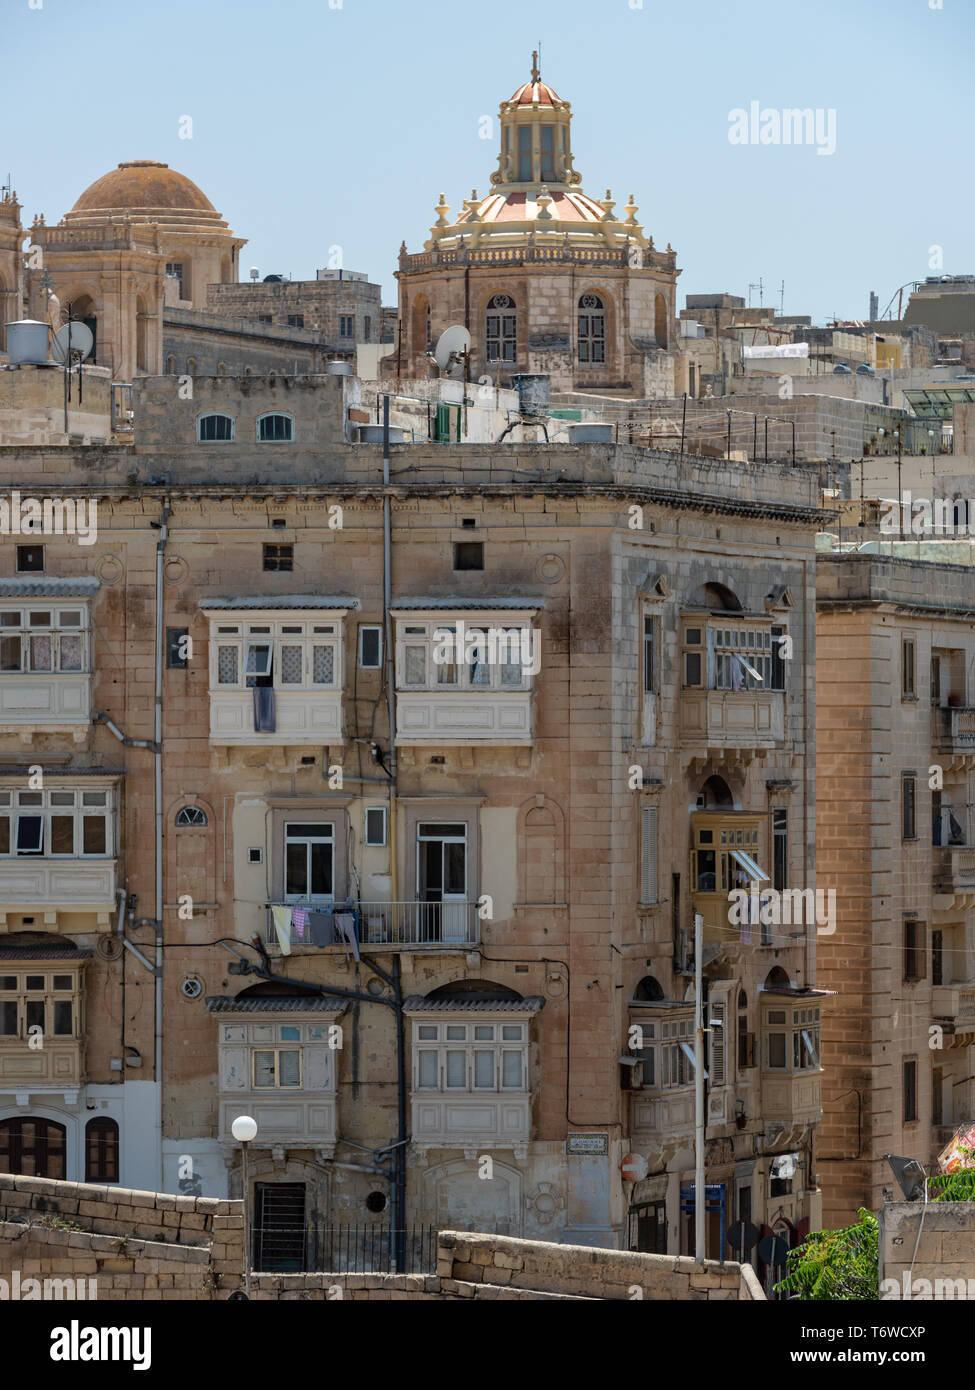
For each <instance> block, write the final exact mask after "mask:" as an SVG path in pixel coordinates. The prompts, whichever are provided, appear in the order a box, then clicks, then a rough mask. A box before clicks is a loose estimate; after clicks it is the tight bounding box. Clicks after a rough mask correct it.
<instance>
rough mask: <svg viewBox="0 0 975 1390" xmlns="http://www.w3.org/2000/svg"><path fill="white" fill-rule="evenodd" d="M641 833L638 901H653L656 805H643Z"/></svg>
mask: <svg viewBox="0 0 975 1390" xmlns="http://www.w3.org/2000/svg"><path fill="white" fill-rule="evenodd" d="M642 815H643V820H642V827H641V829H642V833H641V846H640V855H641V866H642V879H641V885H640V901H641V902H644V903H655V902H656V901H657V808H656V806H645V807H644V808H643V813H642Z"/></svg>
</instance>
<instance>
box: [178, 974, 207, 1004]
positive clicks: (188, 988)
mask: <svg viewBox="0 0 975 1390" xmlns="http://www.w3.org/2000/svg"><path fill="white" fill-rule="evenodd" d="M180 989H181V990H182V992H183V996H184V998H186V999H199V997H200V995H201V994H202V993H203V981H202V980H201V979H200V977H199V975H187V976H186V978H185V979H184V981H183V983H182V984H181V985H180Z"/></svg>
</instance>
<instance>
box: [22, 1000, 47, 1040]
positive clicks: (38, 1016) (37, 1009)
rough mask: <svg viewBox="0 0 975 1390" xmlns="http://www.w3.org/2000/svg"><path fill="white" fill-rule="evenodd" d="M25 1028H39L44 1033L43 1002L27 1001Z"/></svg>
mask: <svg viewBox="0 0 975 1390" xmlns="http://www.w3.org/2000/svg"><path fill="white" fill-rule="evenodd" d="M26 1019H27V1027H28V1029H30V1028H40V1030H41V1032H42V1033H43V1032H44V1000H43V999H28V1001H27V1005H26Z"/></svg>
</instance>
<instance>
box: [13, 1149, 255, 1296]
mask: <svg viewBox="0 0 975 1390" xmlns="http://www.w3.org/2000/svg"><path fill="white" fill-rule="evenodd" d="M15 1270H19V1271H20V1273H21V1277H22V1278H24V1277H28V1276H34V1277H39V1278H44V1277H48V1278H50V1277H59V1278H65V1277H75V1278H78V1277H84V1278H87V1279H93V1278H94V1279H97V1280H98V1286H99V1289H98V1297H99V1298H151V1297H166V1296H169V1297H185V1298H208V1297H226V1291H228V1290H233V1289H234V1288H237V1287H238V1286H239V1285H240V1283H241V1282H242V1271H243V1211H242V1204H241V1203H240V1202H239V1201H227V1200H220V1199H217V1198H212V1197H174V1196H170V1195H169V1194H168V1193H164V1192H135V1191H132V1190H130V1189H129V1188H124V1187H114V1186H98V1185H95V1184H93V1183H73V1182H55V1181H52V1180H50V1179H46V1178H30V1177H23V1176H21V1175H19V1174H9V1173H0V1277H2V1278H7V1277H8V1276H9V1275H10V1274H12V1272H13V1271H15ZM218 1290H223V1292H222V1293H220V1292H217V1291H218ZM167 1291H170V1292H167Z"/></svg>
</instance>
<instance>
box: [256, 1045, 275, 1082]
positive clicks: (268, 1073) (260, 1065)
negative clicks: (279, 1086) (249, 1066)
mask: <svg viewBox="0 0 975 1390" xmlns="http://www.w3.org/2000/svg"><path fill="white" fill-rule="evenodd" d="M254 1085H255V1087H266V1086H273V1085H274V1053H273V1052H255V1053H254Z"/></svg>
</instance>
